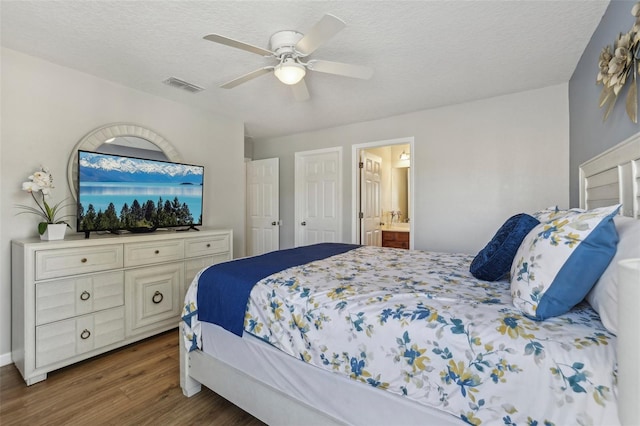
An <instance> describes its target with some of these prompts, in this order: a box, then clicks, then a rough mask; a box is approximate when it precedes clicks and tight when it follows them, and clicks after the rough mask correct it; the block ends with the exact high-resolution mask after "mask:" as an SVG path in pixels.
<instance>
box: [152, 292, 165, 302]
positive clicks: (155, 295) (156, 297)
mask: <svg viewBox="0 0 640 426" xmlns="http://www.w3.org/2000/svg"><path fill="white" fill-rule="evenodd" d="M163 299H164V295H163V294H162V293H160V292H159V291H156V292H155V293H153V297H152V298H151V301H152V302H153V303H155V304H156V305H157V304H158V303H160V302H162V300H163Z"/></svg>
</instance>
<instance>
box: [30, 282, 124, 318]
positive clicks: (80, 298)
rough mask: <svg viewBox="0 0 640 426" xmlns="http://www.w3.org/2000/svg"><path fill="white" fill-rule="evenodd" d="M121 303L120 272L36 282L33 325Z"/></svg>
mask: <svg viewBox="0 0 640 426" xmlns="http://www.w3.org/2000/svg"><path fill="white" fill-rule="evenodd" d="M123 304H124V272H123V271H116V272H104V273H100V274H95V275H84V276H81V277H75V278H66V279H61V280H56V281H47V282H40V283H37V284H36V325H42V324H46V323H49V322H53V321H59V320H63V319H67V318H72V317H75V316H78V315H84V314H88V313H91V312H95V311H101V310H104V309H109V308H114V307H116V306H122V305H123Z"/></svg>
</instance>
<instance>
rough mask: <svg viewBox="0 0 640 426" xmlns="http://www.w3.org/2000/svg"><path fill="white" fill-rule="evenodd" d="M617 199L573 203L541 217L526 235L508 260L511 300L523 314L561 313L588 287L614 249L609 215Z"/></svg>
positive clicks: (614, 211) (615, 238)
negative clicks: (605, 203)
mask: <svg viewBox="0 0 640 426" xmlns="http://www.w3.org/2000/svg"><path fill="white" fill-rule="evenodd" d="M619 209H620V205H619V204H618V205H615V206H609V207H601V208H597V209H593V210H589V211H584V210H579V209H572V210H569V211H568V212H567V214H566V215H564V216H562V217H559V218H555V219H553V220H550V221H548V222H543V223H540V225H538V226H536V227H535V228H533V230H531V232H529V234H528V235H527V236H526V237H525V239H524V240H523V241H522V244H521V245H520V248H519V249H518V252H517V253H516V256H515V257H514V259H513V264H512V265H511V296H512V297H513V304H514V305H515V307H516V308H518V309H520V311H522V313H524V314H525V315H526V316H528V317H530V318H533V319H536V320H544V319H546V318H550V317H554V316H557V315H562V314H563V313H565V312H568V311H569V310H570V309H571V308H572V307H573V306H575V305H576V304H578V303H579V302H580V301H581V300H583V299H584V297H585V296H586V295H587V293H589V291H590V290H591V289H592V288H593V286H594V285H595V283H596V281H598V278H600V276H601V275H602V273H603V272H604V271H605V269H606V268H607V266H608V265H609V262H611V259H612V258H613V256H614V255H615V253H616V244H617V243H618V233H617V232H616V228H615V225H614V223H613V217H614V216H615V215H616V214H617V212H618V210H619Z"/></svg>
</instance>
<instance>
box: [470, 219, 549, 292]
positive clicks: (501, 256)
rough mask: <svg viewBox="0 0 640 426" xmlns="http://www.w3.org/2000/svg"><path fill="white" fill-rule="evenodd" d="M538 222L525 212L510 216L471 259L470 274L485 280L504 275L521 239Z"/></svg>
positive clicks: (494, 279) (509, 267)
mask: <svg viewBox="0 0 640 426" xmlns="http://www.w3.org/2000/svg"><path fill="white" fill-rule="evenodd" d="M539 223H540V222H539V221H538V219H536V218H535V217H533V216H529V215H528V214H525V213H520V214H517V215H515V216H512V217H510V218H509V219H508V220H507V221H506V222H505V223H504V225H502V226H501V227H500V229H498V232H496V235H494V236H493V238H492V239H491V241H489V244H487V245H486V246H485V248H483V249H482V250H480V252H479V253H478V254H477V255H476V257H475V258H474V259H473V262H471V267H469V271H470V272H471V274H472V275H473V276H474V277H476V278H478V279H481V280H485V281H496V280H499V279H500V278H502V277H504V276H505V274H506V273H507V272H509V270H510V269H511V264H512V263H513V258H514V257H515V255H516V252H517V251H518V248H519V247H520V244H521V243H522V240H524V237H526V236H527V234H528V233H529V231H531V230H532V229H533V228H535V227H536V225H538V224H539Z"/></svg>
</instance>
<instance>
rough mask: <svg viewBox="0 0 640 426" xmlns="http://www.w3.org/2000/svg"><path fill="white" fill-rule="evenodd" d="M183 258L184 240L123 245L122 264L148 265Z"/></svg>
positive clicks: (126, 265)
mask: <svg viewBox="0 0 640 426" xmlns="http://www.w3.org/2000/svg"><path fill="white" fill-rule="evenodd" d="M183 258H184V240H170V241H158V242H156V241H153V242H148V243H130V244H125V246H124V266H125V267H130V266H141V265H150V264H153V263H160V262H163V263H164V262H172V261H175V260H182V259H183Z"/></svg>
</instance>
